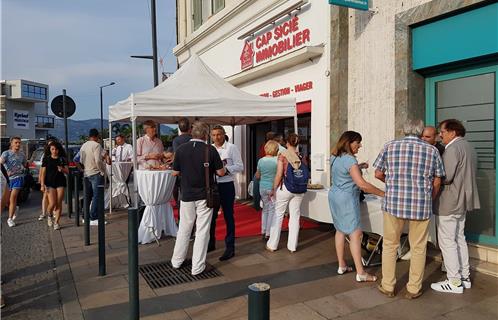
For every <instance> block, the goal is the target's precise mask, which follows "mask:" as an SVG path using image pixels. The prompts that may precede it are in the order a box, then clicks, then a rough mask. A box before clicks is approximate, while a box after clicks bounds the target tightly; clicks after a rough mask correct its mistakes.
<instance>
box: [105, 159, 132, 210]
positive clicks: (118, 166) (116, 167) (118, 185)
mask: <svg viewBox="0 0 498 320" xmlns="http://www.w3.org/2000/svg"><path fill="white" fill-rule="evenodd" d="M106 167H107V175H108V176H109V177H111V179H112V184H111V187H112V188H109V189H107V190H106V193H105V208H106V209H108V208H109V207H110V206H111V205H112V208H128V207H129V206H130V203H131V198H130V193H129V191H128V186H127V184H126V180H128V177H129V176H130V172H131V169H132V168H133V163H131V162H113V163H112V175H111V165H106ZM111 189H112V190H111ZM111 197H112V199H111Z"/></svg>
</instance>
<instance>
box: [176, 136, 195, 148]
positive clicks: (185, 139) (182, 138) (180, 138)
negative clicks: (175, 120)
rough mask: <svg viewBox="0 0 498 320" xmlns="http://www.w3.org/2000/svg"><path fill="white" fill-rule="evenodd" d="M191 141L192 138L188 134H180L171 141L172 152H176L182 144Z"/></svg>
mask: <svg viewBox="0 0 498 320" xmlns="http://www.w3.org/2000/svg"><path fill="white" fill-rule="evenodd" d="M190 139H192V136H191V135H190V134H181V135H179V136H178V137H176V138H174V139H173V152H176V150H178V148H179V147H180V146H181V145H182V144H184V143H187V142H189V141H190Z"/></svg>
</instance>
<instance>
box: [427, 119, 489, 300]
mask: <svg viewBox="0 0 498 320" xmlns="http://www.w3.org/2000/svg"><path fill="white" fill-rule="evenodd" d="M439 131H440V135H441V139H442V140H443V143H444V144H445V146H446V151H445V152H444V154H443V162H444V167H445V171H446V177H445V179H444V180H443V186H442V189H441V194H440V196H439V198H438V199H437V201H436V205H435V207H434V214H436V221H437V230H438V243H439V248H440V249H441V253H442V254H443V260H444V266H445V268H446V272H447V273H446V275H447V279H446V280H444V281H441V282H437V283H433V284H431V288H432V289H433V290H436V291H439V292H448V293H463V291H464V288H465V289H470V287H471V282H470V269H469V251H468V248H467V242H466V241H465V234H464V229H465V218H466V215H467V212H470V211H472V210H476V209H479V208H480V207H481V205H480V202H479V195H478V193H477V181H476V175H477V156H476V152H475V150H474V148H473V147H472V146H471V145H470V143H469V142H468V141H467V140H466V139H465V138H464V137H465V127H464V126H463V125H462V123H461V122H460V121H458V120H456V119H448V120H444V121H443V122H441V124H440V125H439Z"/></svg>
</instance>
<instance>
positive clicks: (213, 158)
mask: <svg viewBox="0 0 498 320" xmlns="http://www.w3.org/2000/svg"><path fill="white" fill-rule="evenodd" d="M206 148H209V151H208V158H209V180H210V181H209V183H210V184H214V174H215V172H216V170H220V169H222V168H223V162H222V161H221V158H220V155H219V154H218V151H216V149H215V148H214V147H213V146H211V145H207V144H206V143H205V142H203V141H201V140H197V139H194V140H191V141H189V142H187V143H184V144H182V145H181V146H180V147H179V148H178V150H177V151H176V153H175V161H174V162H173V170H175V171H179V172H180V175H181V181H180V190H181V193H180V194H181V200H182V201H185V202H188V201H198V200H204V199H206V192H207V190H206V178H205V169H204V163H205V162H206Z"/></svg>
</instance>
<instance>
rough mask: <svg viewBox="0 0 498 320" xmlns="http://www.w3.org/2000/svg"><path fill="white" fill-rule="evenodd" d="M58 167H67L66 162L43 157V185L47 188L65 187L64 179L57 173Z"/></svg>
mask: <svg viewBox="0 0 498 320" xmlns="http://www.w3.org/2000/svg"><path fill="white" fill-rule="evenodd" d="M59 166H62V167H63V166H67V161H66V160H65V159H64V158H62V157H59V158H55V159H54V158H52V157H50V156H49V157H43V160H42V167H45V168H46V169H45V170H46V171H45V181H44V182H45V184H46V185H47V186H48V187H53V188H58V187H65V186H66V177H65V175H64V173H62V172H60V171H59V168H58V167H59Z"/></svg>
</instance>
